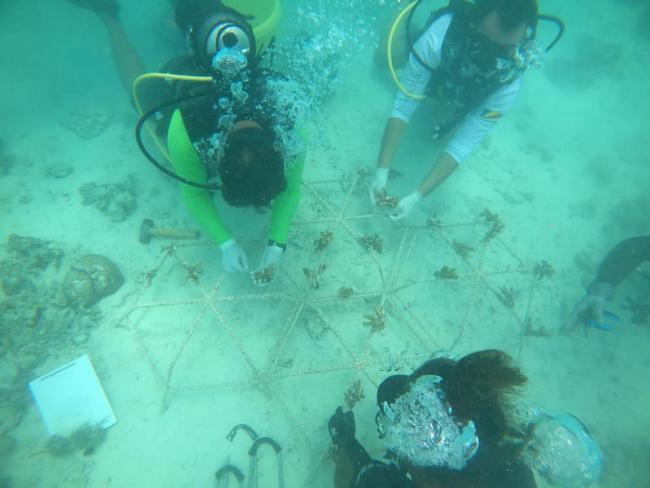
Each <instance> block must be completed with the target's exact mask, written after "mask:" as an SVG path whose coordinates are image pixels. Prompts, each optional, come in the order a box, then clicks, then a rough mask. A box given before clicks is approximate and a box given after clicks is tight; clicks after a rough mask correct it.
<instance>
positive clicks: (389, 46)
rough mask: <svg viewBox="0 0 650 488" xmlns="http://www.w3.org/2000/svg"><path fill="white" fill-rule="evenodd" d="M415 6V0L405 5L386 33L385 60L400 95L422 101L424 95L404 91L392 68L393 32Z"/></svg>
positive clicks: (416, 2)
mask: <svg viewBox="0 0 650 488" xmlns="http://www.w3.org/2000/svg"><path fill="white" fill-rule="evenodd" d="M417 4H418V0H415V1H414V2H412V3H410V4H409V5H407V6H406V7H405V8H404V10H402V11H401V12H400V13H399V15H398V16H397V18H396V19H395V22H393V25H392V26H391V28H390V31H389V33H388V43H387V45H386V58H387V60H388V71H390V75H391V77H392V78H393V81H394V82H395V84H396V85H397V87H398V88H399V89H400V90H401V91H402V93H404V95H406V96H407V97H409V98H412V99H414V100H424V99H425V98H426V96H425V95H418V94H415V93H411V92H410V91H408V90H407V89H406V87H405V86H404V85H403V84H402V82H401V81H400V80H399V77H398V76H397V73H396V72H395V68H394V67H393V38H394V37H395V32H396V31H397V29H398V27H399V25H400V24H401V23H402V19H403V18H404V16H405V15H407V14H408V13H409V12H410V11H411V10H413V9H414V8H415V6H416V5H417Z"/></svg>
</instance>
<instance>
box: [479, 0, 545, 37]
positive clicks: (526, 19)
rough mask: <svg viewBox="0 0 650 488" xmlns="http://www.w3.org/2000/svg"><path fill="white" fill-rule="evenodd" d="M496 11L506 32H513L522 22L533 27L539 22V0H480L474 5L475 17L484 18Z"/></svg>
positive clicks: (502, 28)
mask: <svg viewBox="0 0 650 488" xmlns="http://www.w3.org/2000/svg"><path fill="white" fill-rule="evenodd" d="M494 11H496V12H497V14H498V15H499V25H500V27H501V30H503V31H504V32H512V31H513V30H514V29H516V28H517V27H518V26H519V24H521V23H522V22H523V23H525V24H526V25H527V26H530V27H533V28H534V27H535V26H536V24H537V13H538V11H537V0H479V1H477V2H476V5H475V7H474V15H475V17H474V18H475V19H476V20H483V19H484V18H485V17H487V16H488V15H490V14H491V13H492V12H494Z"/></svg>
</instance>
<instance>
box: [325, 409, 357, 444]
mask: <svg viewBox="0 0 650 488" xmlns="http://www.w3.org/2000/svg"><path fill="white" fill-rule="evenodd" d="M327 428H328V429H329V431H330V436H331V437H332V442H334V444H337V445H340V444H345V443H346V441H348V440H350V439H354V435H355V433H356V424H355V422H354V413H352V410H350V411H348V412H345V413H344V412H343V409H342V408H341V407H338V408H337V409H336V412H334V415H332V416H331V417H330V420H329V422H328V423H327Z"/></svg>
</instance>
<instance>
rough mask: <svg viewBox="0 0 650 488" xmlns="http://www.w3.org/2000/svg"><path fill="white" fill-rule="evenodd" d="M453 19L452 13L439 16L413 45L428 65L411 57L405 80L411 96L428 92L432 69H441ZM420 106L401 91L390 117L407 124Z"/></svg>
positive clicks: (417, 101) (405, 71)
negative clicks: (444, 44) (443, 47)
mask: <svg viewBox="0 0 650 488" xmlns="http://www.w3.org/2000/svg"><path fill="white" fill-rule="evenodd" d="M452 17H453V14H451V13H450V14H445V15H443V16H442V17H440V18H439V19H438V20H436V21H435V22H434V23H433V24H431V26H430V27H429V28H428V29H427V30H426V32H425V33H424V34H422V36H420V38H419V39H418V40H417V41H416V43H415V45H414V46H413V50H414V51H415V52H416V53H417V54H418V57H419V58H420V59H421V60H422V61H423V62H424V63H426V66H423V65H422V63H421V62H420V61H419V60H418V59H417V58H416V57H415V56H414V55H413V53H411V54H410V55H409V60H408V63H407V65H406V69H405V70H404V76H403V80H402V84H403V85H404V88H406V90H407V91H408V92H409V93H412V94H414V95H423V94H424V93H425V91H426V88H427V85H428V84H429V81H430V80H431V70H435V69H437V68H438V67H439V66H440V60H441V57H442V42H443V41H444V39H445V36H446V35H447V29H449V24H450V23H451V19H452ZM419 103H420V101H419V100H416V99H414V98H411V97H409V96H407V95H406V94H405V93H404V92H402V90H399V91H398V92H397V97H396V98H395V102H394V103H393V112H392V113H391V117H394V118H397V119H401V120H403V121H404V122H407V123H408V122H409V121H410V120H411V116H412V115H413V113H414V112H415V110H416V109H417V108H418V105H419Z"/></svg>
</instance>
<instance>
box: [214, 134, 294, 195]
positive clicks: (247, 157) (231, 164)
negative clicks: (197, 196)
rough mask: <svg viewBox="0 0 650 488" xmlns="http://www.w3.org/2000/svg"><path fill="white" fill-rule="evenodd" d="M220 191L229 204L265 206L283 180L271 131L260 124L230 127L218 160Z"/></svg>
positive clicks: (277, 193) (277, 191)
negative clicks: (230, 129)
mask: <svg viewBox="0 0 650 488" xmlns="http://www.w3.org/2000/svg"><path fill="white" fill-rule="evenodd" d="M219 176H220V178H221V184H222V187H221V192H222V194H223V198H224V200H226V202H228V203H229V204H230V205H233V206H236V207H244V206H248V205H251V206H253V207H258V208H262V207H266V206H268V205H269V204H270V203H271V201H272V200H273V199H274V198H275V197H276V196H277V195H279V194H280V193H282V192H283V191H284V190H285V188H286V186H287V181H286V178H285V175H284V161H283V158H282V155H281V154H280V153H279V151H278V150H277V149H276V148H275V144H274V136H273V134H272V133H271V132H270V131H269V130H267V129H264V128H261V127H246V128H242V129H238V130H234V131H231V132H230V134H229V135H228V138H227V140H226V144H225V147H224V151H223V155H222V157H221V159H220V161H219Z"/></svg>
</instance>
